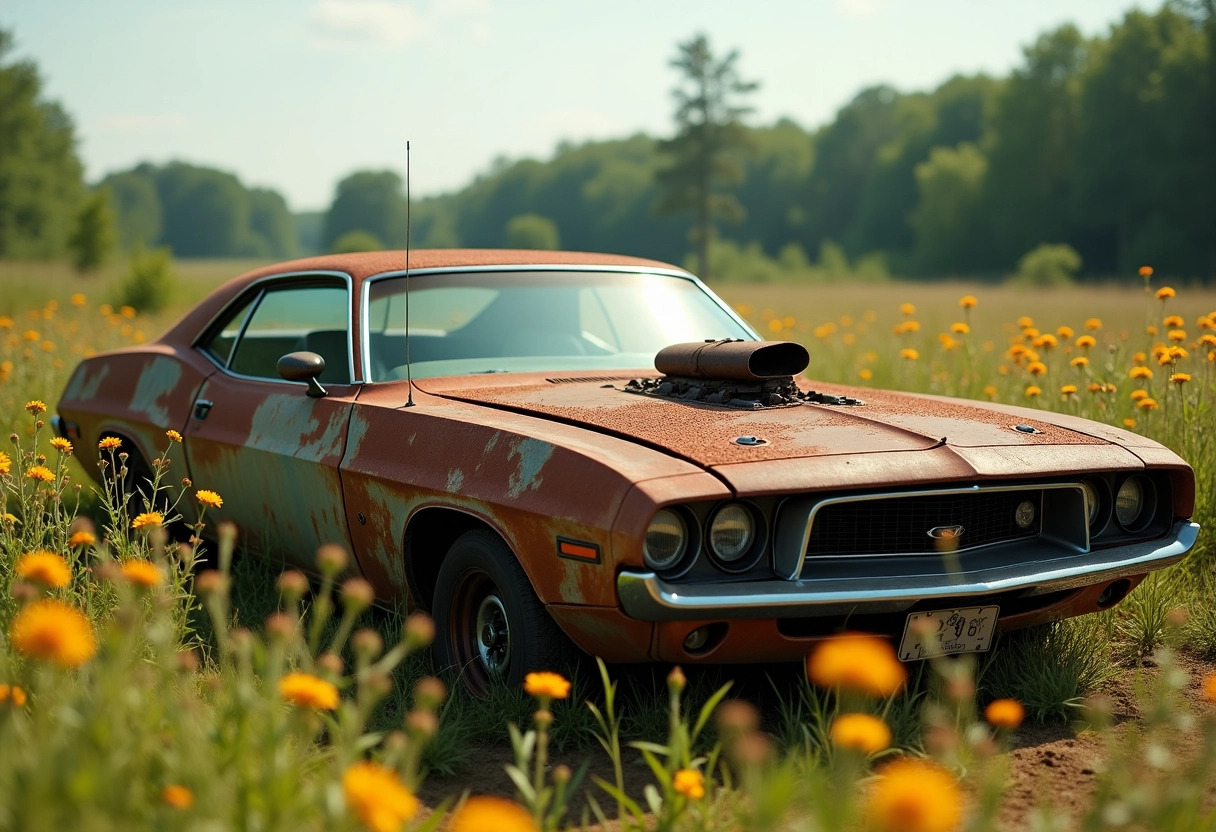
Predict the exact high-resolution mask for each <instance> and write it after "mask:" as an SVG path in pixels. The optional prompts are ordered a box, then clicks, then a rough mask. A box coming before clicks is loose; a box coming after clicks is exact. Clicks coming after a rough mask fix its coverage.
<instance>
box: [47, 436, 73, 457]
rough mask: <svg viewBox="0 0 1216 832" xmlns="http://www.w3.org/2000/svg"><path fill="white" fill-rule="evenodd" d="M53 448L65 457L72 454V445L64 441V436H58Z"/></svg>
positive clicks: (53, 441)
mask: <svg viewBox="0 0 1216 832" xmlns="http://www.w3.org/2000/svg"><path fill="white" fill-rule="evenodd" d="M51 447H52V448H54V449H55V450H57V451H59V453H61V454H64V455H67V454H70V453H71V452H72V443H71V442H69V441H68V440H66V439H64V438H63V437H62V436H56V437H55V438H54V439H52V440H51Z"/></svg>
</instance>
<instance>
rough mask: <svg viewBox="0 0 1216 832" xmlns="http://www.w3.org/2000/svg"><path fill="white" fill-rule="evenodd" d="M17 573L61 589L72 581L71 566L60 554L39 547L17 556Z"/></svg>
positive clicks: (50, 587)
mask: <svg viewBox="0 0 1216 832" xmlns="http://www.w3.org/2000/svg"><path fill="white" fill-rule="evenodd" d="M17 574H18V575H20V576H21V577H22V578H24V579H26V580H27V581H34V582H36V583H40V584H42V585H43V586H45V587H47V588H48V589H62V588H63V587H65V586H67V585H68V584H70V583H71V582H72V567H70V566H68V562H67V561H66V560H64V559H63V556H62V555H57V554H55V553H54V552H48V551H46V550H45V549H39V550H38V551H36V552H26V553H25V554H24V555H22V556H21V557H19V558H17Z"/></svg>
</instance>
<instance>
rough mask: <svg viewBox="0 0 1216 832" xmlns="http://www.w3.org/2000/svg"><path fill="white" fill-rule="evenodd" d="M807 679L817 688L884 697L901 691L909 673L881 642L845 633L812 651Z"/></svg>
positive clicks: (884, 642) (827, 640) (821, 643)
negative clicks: (844, 690)
mask: <svg viewBox="0 0 1216 832" xmlns="http://www.w3.org/2000/svg"><path fill="white" fill-rule="evenodd" d="M807 675H808V676H809V677H810V680H811V681H812V682H814V683H815V684H816V685H819V686H820V687H826V688H832V687H839V688H846V689H849V690H856V691H859V692H861V693H866V694H869V695H871V696H878V697H887V696H891V695H893V694H894V693H895V692H896V691H898V690H899V689H900V688H901V687H903V685H904V681H905V680H906V679H907V676H908V671H907V670H906V669H905V668H904V666H903V665H902V664H900V662H899V659H898V658H896V656H895V650H894V649H892V647H891V645H890V643H888V642H887V641H885V640H884V639H881V638H879V637H878V636H873V635H869V634H866V633H844V634H842V635H838V636H832V637H831V638H828V639H825V640H824V641H822V642H820V643H819V645H818V646H816V647H815V649H814V650H813V651H812V652H811V655H810V657H809V658H808V659H807Z"/></svg>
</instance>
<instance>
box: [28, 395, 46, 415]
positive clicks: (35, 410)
mask: <svg viewBox="0 0 1216 832" xmlns="http://www.w3.org/2000/svg"><path fill="white" fill-rule="evenodd" d="M25 409H26V410H28V411H29V412H30V413H32V414H33V415H35V416H37V415H38V414H39V413H46V402H41V401H38V399H34V400H33V401H28V402H26V403H25Z"/></svg>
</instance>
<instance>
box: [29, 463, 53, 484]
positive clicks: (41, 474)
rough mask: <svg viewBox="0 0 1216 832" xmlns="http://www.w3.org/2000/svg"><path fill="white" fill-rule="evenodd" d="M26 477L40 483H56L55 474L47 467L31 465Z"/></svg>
mask: <svg viewBox="0 0 1216 832" xmlns="http://www.w3.org/2000/svg"><path fill="white" fill-rule="evenodd" d="M25 476H26V477H27V478H28V479H31V480H36V481H38V482H45V483H52V482H54V481H55V472H54V471H52V470H51V469H50V468H47V467H46V466H45V465H31V466H30V467H29V468H26V469H25Z"/></svg>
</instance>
